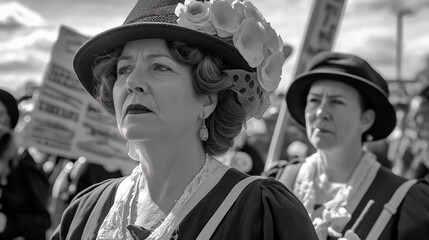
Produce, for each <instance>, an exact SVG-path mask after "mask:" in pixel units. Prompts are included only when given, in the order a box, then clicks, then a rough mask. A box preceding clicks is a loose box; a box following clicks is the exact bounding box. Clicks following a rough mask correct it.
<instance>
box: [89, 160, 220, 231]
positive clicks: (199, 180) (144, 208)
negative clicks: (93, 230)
mask: <svg viewBox="0 0 429 240" xmlns="http://www.w3.org/2000/svg"><path fill="white" fill-rule="evenodd" d="M221 166H222V164H221V163H220V162H219V161H217V160H216V159H214V158H212V157H209V156H206V161H205V163H204V165H203V167H202V168H201V170H200V171H199V172H198V173H197V174H196V175H195V177H194V178H193V179H192V181H191V182H190V183H189V184H188V185H187V186H186V188H185V190H184V191H183V193H182V195H181V196H180V197H179V199H178V200H177V202H176V204H175V205H174V207H173V209H172V210H171V212H170V213H169V214H168V215H166V214H165V213H163V212H162V211H161V209H160V208H159V207H158V206H157V205H156V204H155V203H154V202H153V201H152V200H151V199H150V196H148V195H149V194H148V192H147V190H145V189H142V186H143V185H144V184H142V183H144V181H145V176H144V174H143V172H142V170H141V167H140V165H139V166H137V167H136V168H135V169H134V170H133V172H132V174H131V175H130V176H129V177H127V178H125V179H124V181H123V182H122V183H121V184H120V186H119V188H118V191H117V192H116V196H115V202H114V204H113V205H112V207H111V209H110V211H109V213H108V214H107V216H106V218H105V219H104V221H103V223H102V224H101V227H100V229H99V231H98V236H97V239H100V240H101V239H127V240H128V239H133V238H132V236H131V235H130V232H129V231H128V230H127V229H126V226H127V225H129V224H133V225H139V224H140V225H141V224H142V223H146V224H149V225H152V226H143V227H145V228H148V229H149V230H152V233H151V234H150V236H149V237H148V238H147V239H158V238H159V236H160V235H161V234H162V233H163V232H164V231H165V230H166V229H167V228H168V227H169V226H170V225H171V223H172V222H173V221H174V219H175V216H176V215H177V213H178V212H179V211H180V209H181V208H182V207H183V205H184V204H185V203H186V202H187V201H189V199H190V198H191V197H192V195H193V193H194V192H195V191H196V190H197V189H198V188H199V187H200V186H201V185H202V184H203V183H205V182H206V181H207V179H208V178H209V177H210V175H212V174H213V173H215V172H216V171H218V170H219V169H220V167H221ZM147 214H149V216H148V215H147ZM138 215H139V216H138Z"/></svg>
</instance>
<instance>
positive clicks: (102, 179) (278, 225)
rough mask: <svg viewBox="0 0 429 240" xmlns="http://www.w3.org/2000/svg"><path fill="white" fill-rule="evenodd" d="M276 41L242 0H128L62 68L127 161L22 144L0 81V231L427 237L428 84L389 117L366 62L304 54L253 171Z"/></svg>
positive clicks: (267, 112) (271, 89)
mask: <svg viewBox="0 0 429 240" xmlns="http://www.w3.org/2000/svg"><path fill="white" fill-rule="evenodd" d="M225 19H227V21H223V20H225ZM283 48H284V46H283V41H282V39H281V37H280V36H278V35H277V33H276V31H275V30H274V29H273V28H272V27H271V26H270V24H269V23H268V22H267V21H266V20H265V19H264V17H263V16H262V14H261V13H260V12H259V11H258V9H257V8H256V7H255V6H254V5H253V4H252V3H251V2H249V1H216V0H215V1H210V2H209V1H178V0H174V1H156V0H150V1H149V0H139V1H137V3H136V6H135V7H134V8H133V9H132V10H131V12H130V14H129V15H128V17H127V18H126V20H125V22H124V24H123V25H121V26H118V27H115V28H112V29H109V30H106V31H104V32H102V33H100V34H98V35H96V36H94V37H93V38H91V39H89V40H88V41H87V42H86V43H84V44H83V45H82V46H81V47H80V48H79V50H78V51H77V53H76V54H75V57H74V60H73V67H74V70H75V72H76V75H77V78H78V80H79V82H80V84H81V85H82V86H83V88H84V89H85V90H86V91H87V93H88V96H89V97H92V98H94V99H95V100H96V101H98V103H99V104H100V107H101V110H102V111H104V112H106V113H107V114H110V115H112V116H113V117H114V118H115V119H116V123H117V126H118V130H119V133H120V134H121V136H122V137H123V138H124V139H126V141H127V145H128V146H129V153H128V154H129V157H130V158H132V159H133V160H135V161H136V162H137V163H138V164H137V166H136V167H135V168H134V169H133V171H132V172H131V173H123V172H121V171H120V170H118V169H112V168H109V167H107V166H103V165H101V164H99V163H94V162H91V160H90V159H86V158H84V157H80V158H76V159H69V158H65V157H61V156H55V155H51V154H48V153H41V152H40V151H38V150H37V149H35V148H32V147H23V146H21V145H20V140H19V138H18V137H17V136H16V135H17V134H16V131H15V128H16V126H17V124H18V123H19V121H20V114H21V113H20V110H19V101H17V100H16V98H15V97H14V96H13V95H12V94H11V93H9V92H8V91H6V90H4V89H0V134H1V136H0V180H1V181H0V240H2V239H36V240H38V239H40V240H42V239H52V240H59V239H321V240H328V239H329V240H331V239H341V240H346V239H348V240H352V239H353V240H354V239H386V240H387V239H397V240H399V239H401V240H402V239H422V240H423V239H429V228H428V226H429V201H427V200H428V199H429V170H428V169H429V158H428V157H429V85H428V87H425V88H422V89H421V91H420V92H419V93H418V94H416V95H415V96H412V97H411V98H410V99H411V100H410V102H409V105H408V106H407V107H406V108H405V109H406V114H404V116H405V117H404V118H403V119H398V118H397V116H398V114H397V112H398V109H397V108H396V106H394V105H393V104H392V103H391V101H389V88H388V83H387V81H386V80H385V79H384V78H383V77H382V76H381V75H380V74H379V73H378V72H377V71H376V70H375V69H374V67H373V66H371V64H369V63H368V62H367V61H366V60H365V59H362V58H361V57H360V56H356V55H353V54H349V53H340V52H332V51H324V52H320V53H318V54H316V55H315V56H314V57H313V58H312V59H311V61H310V62H309V63H308V64H307V67H306V69H305V71H304V73H302V74H301V75H299V76H297V77H296V79H294V81H293V82H292V84H291V85H290V86H289V87H288V89H287V92H286V94H284V95H278V96H277V97H280V98H281V100H282V101H286V103H287V109H288V112H289V117H290V120H291V121H290V126H288V128H287V130H286V131H287V134H286V138H287V139H286V140H285V144H284V147H283V151H282V153H281V157H280V160H278V161H276V162H274V163H273V164H272V165H271V166H269V167H270V168H269V170H267V171H264V167H265V161H264V159H265V158H266V153H267V151H268V147H269V143H270V140H271V137H272V134H273V127H274V123H275V120H276V116H277V115H276V114H278V111H271V110H273V109H276V107H278V106H271V100H273V97H274V94H275V90H276V88H277V87H278V85H279V82H280V80H281V74H282V72H281V68H282V65H283V63H284V61H285V60H286V58H287V56H288V55H289V54H286V53H283ZM28 99H31V96H25V100H28ZM273 102H276V101H273ZM401 110H403V109H401ZM21 118H22V116H21ZM252 121H253V122H252ZM258 121H260V122H258ZM251 122H252V123H254V124H257V123H263V125H264V127H263V128H262V129H264V130H263V131H262V132H261V131H259V132H258V131H255V132H253V133H252V134H249V132H248V130H249V129H248V128H246V125H247V126H249V124H250V123H251ZM24 130H25V129H24Z"/></svg>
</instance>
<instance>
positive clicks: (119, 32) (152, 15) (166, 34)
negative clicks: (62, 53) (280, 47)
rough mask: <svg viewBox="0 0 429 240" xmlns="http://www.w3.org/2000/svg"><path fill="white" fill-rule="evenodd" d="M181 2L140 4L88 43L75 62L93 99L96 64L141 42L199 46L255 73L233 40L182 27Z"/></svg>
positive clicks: (145, 2)
mask: <svg viewBox="0 0 429 240" xmlns="http://www.w3.org/2000/svg"><path fill="white" fill-rule="evenodd" d="M178 3H183V0H182V1H178V0H157V1H138V2H137V4H136V6H135V7H134V8H133V10H132V11H131V12H130V14H129V15H128V17H127V19H126V20H125V22H124V24H123V25H121V26H118V27H115V28H112V29H109V30H106V31H104V32H102V33H100V34H98V35H96V36H94V37H93V38H91V39H90V40H88V41H87V42H86V43H84V44H83V45H82V46H81V47H80V48H79V50H78V51H77V53H76V54H75V56H74V59H73V67H74V70H75V72H76V75H77V77H78V79H79V81H80V83H81V84H82V86H83V87H84V88H85V89H86V91H87V92H88V93H90V94H91V96H93V97H94V96H95V94H96V92H95V87H96V86H94V82H93V74H92V66H93V64H94V61H95V60H96V59H97V58H98V57H100V56H104V55H106V54H109V53H111V52H113V51H114V50H115V49H117V48H120V47H122V46H123V45H124V44H125V43H127V42H130V41H134V40H140V39H155V38H156V39H164V40H167V41H180V42H183V43H185V44H188V45H189V46H193V47H198V48H200V49H201V50H202V51H203V52H208V53H212V54H215V55H219V56H221V57H222V59H223V61H224V63H225V64H226V65H228V66H229V67H231V68H234V69H243V70H246V71H249V72H254V71H255V69H254V68H252V67H250V66H249V64H248V63H247V61H246V60H245V59H244V58H243V57H242V56H241V54H240V53H239V52H238V50H237V49H236V48H235V47H234V45H233V42H232V38H220V37H218V36H216V35H209V34H206V33H202V32H199V31H196V30H193V29H190V28H186V27H182V26H179V25H178V24H177V22H176V20H177V19H178V17H177V16H176V15H175V14H174V10H175V8H176V6H177V4H178Z"/></svg>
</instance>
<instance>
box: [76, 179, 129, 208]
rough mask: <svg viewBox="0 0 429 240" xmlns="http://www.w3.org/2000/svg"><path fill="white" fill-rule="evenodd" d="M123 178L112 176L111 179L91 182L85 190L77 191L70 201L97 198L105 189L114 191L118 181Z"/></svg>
mask: <svg viewBox="0 0 429 240" xmlns="http://www.w3.org/2000/svg"><path fill="white" fill-rule="evenodd" d="M123 179H124V178H123V177H122V178H113V179H107V180H105V181H102V182H99V183H96V184H93V185H91V186H89V187H88V188H86V189H85V190H83V191H81V192H79V193H78V194H77V195H76V196H75V197H74V198H73V200H72V203H74V202H82V201H85V200H89V199H93V198H94V199H98V197H99V196H100V195H101V194H102V193H103V192H106V191H109V192H112V191H116V189H117V187H118V185H119V183H120V182H121V181H122V180H123Z"/></svg>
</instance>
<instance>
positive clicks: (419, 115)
mask: <svg viewBox="0 0 429 240" xmlns="http://www.w3.org/2000/svg"><path fill="white" fill-rule="evenodd" d="M410 106H411V107H410V108H411V110H410V112H413V118H412V119H410V120H411V124H414V126H415V130H416V132H417V134H418V136H419V138H421V139H424V140H429V102H428V101H427V100H425V99H424V98H423V97H417V98H414V99H413V100H412V101H411V105H410Z"/></svg>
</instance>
